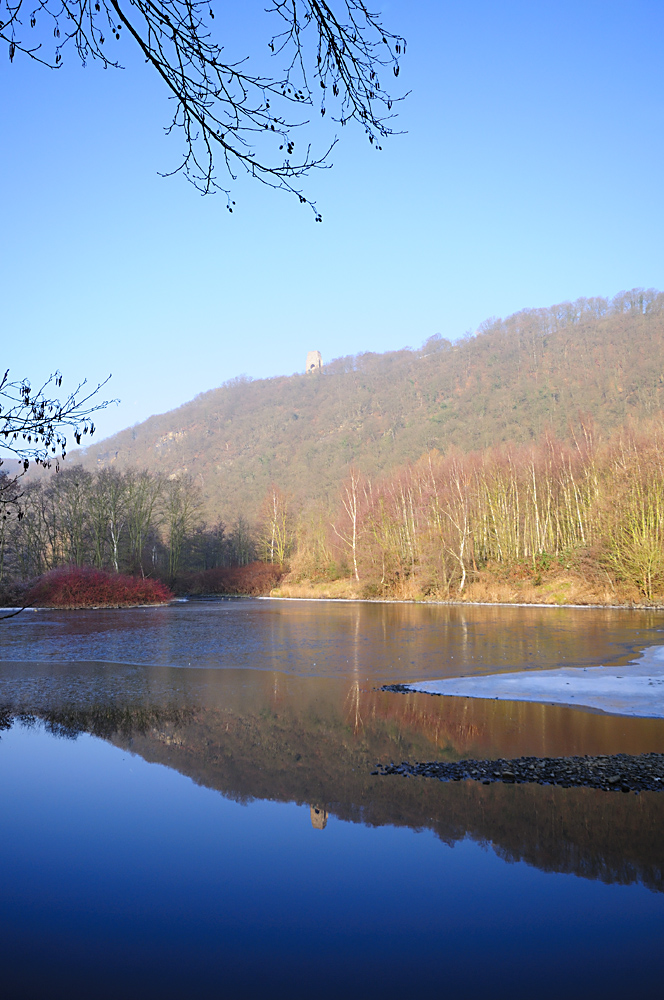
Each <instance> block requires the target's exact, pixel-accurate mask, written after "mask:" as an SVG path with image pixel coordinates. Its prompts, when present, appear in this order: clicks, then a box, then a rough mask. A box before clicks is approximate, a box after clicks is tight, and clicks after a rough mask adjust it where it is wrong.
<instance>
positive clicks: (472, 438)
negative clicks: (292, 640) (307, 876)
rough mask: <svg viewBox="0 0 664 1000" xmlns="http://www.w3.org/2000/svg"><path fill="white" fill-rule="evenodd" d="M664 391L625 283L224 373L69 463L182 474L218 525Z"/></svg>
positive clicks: (658, 322) (642, 299) (658, 345)
mask: <svg viewBox="0 0 664 1000" xmlns="http://www.w3.org/2000/svg"><path fill="white" fill-rule="evenodd" d="M411 335H412V332H411ZM312 346H313V347H315V346H316V345H315V344H312ZM663 393H664V293H661V292H656V291H653V290H649V291H643V290H640V289H637V290H633V291H631V292H626V293H621V294H620V295H618V296H616V297H615V298H614V299H613V300H607V299H600V298H596V299H579V300H577V301H576V302H573V303H563V304H562V305H559V306H554V307H552V308H550V309H528V310H524V311H522V312H519V313H516V314H514V315H513V316H510V317H508V318H507V319H505V320H489V321H487V322H485V323H483V324H482V326H481V327H480V329H479V330H478V331H477V333H476V334H475V335H473V336H467V337H465V338H464V339H462V340H460V341H457V342H456V343H451V342H450V341H448V340H445V339H443V338H441V337H438V336H436V337H432V338H430V339H429V340H428V341H426V343H425V344H424V345H423V346H422V348H420V349H418V350H411V349H404V350H401V351H393V352H388V353H385V354H371V353H368V354H359V355H356V356H354V357H346V358H338V359H336V360H334V361H332V362H330V363H328V364H325V365H324V368H323V370H322V371H321V372H320V373H317V374H312V375H293V376H290V377H279V378H272V379H263V380H256V381H252V380H250V379H247V378H238V379H234V380H232V381H230V382H228V383H226V384H224V385H222V386H221V387H220V388H218V389H214V390H212V391H210V392H207V393H204V394H202V395H200V396H197V397H196V398H195V399H193V400H192V401H191V402H189V403H187V404H185V405H184V406H182V407H180V408H179V409H177V410H174V411H171V412H169V413H165V414H162V415H159V416H154V417H151V418H150V419H149V420H147V421H145V422H144V423H142V424H139V425H137V426H136V427H133V428H131V429H128V430H126V431H123V432H121V433H120V434H117V435H115V436H114V437H112V438H109V439H107V440H106V441H102V442H100V443H99V444H96V445H93V446H91V447H89V448H88V449H87V450H86V451H84V452H80V451H78V452H75V453H73V454H72V455H71V456H70V458H69V459H68V463H74V462H76V463H80V462H82V463H83V465H84V466H86V467H87V468H88V469H92V468H102V467H107V466H115V467H116V468H118V469H127V468H138V469H143V468H147V469H149V470H151V471H153V472H161V473H164V474H165V475H167V476H168V475H173V474H181V473H185V474H189V475H190V476H192V477H194V478H195V480H196V481H197V483H198V484H199V485H200V486H201V488H202V494H203V498H204V505H205V507H204V514H205V517H206V519H207V521H208V522H209V523H212V522H214V521H216V520H217V519H223V520H226V521H227V522H231V521H233V520H234V519H235V518H236V517H237V514H238V512H242V514H243V515H245V516H247V517H249V518H250V519H251V518H253V517H254V516H255V515H256V513H257V511H258V509H259V507H260V504H261V502H262V500H263V498H264V497H265V495H266V493H267V491H268V488H269V486H270V484H271V483H276V484H277V485H278V486H279V488H280V489H281V490H283V491H285V492H286V493H288V494H290V495H291V496H293V497H294V498H295V499H296V500H298V501H299V502H300V503H301V504H305V505H306V504H315V505H316V506H318V505H320V503H321V501H325V500H327V499H328V498H329V499H330V500H332V499H333V498H334V499H335V500H336V498H337V496H338V491H339V483H340V482H341V481H342V480H343V479H344V477H345V476H346V474H347V472H348V469H349V467H350V466H351V465H353V464H354V465H356V466H358V467H359V468H360V469H361V470H362V471H363V472H364V473H365V474H367V475H370V476H375V475H381V474H386V473H389V472H390V471H391V470H392V469H395V468H397V467H400V466H405V465H407V464H409V463H411V462H415V461H417V459H419V458H420V457H421V456H422V455H423V454H424V453H425V452H430V451H433V450H437V451H439V452H442V453H446V452H448V451H449V450H450V449H451V448H454V447H456V448H458V449H460V450H462V451H465V452H467V451H470V450H473V449H481V448H486V447H488V446H492V445H496V444H500V443H502V442H508V441H509V442H514V443H527V442H528V441H531V440H536V439H538V438H540V437H541V435H542V434H543V433H544V432H546V431H548V430H550V431H551V432H552V433H553V434H554V435H555V436H556V437H558V438H561V439H563V440H564V439H566V438H569V436H570V433H571V427H572V426H573V425H574V426H575V427H578V421H579V416H580V415H583V416H584V417H587V416H591V417H592V418H593V419H594V421H595V424H596V426H597V428H598V429H599V430H600V431H602V432H608V431H610V430H612V429H613V428H615V427H618V426H621V425H623V424H625V422H627V421H628V420H629V418H630V417H635V418H638V419H643V418H648V417H652V416H655V415H656V414H658V413H659V412H660V410H661V408H662V400H663V399H664V395H663Z"/></svg>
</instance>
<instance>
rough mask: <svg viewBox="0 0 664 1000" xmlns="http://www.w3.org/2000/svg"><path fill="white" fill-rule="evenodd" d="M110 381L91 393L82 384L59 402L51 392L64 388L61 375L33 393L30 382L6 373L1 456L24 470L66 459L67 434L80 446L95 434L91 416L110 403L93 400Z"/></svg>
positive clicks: (1, 384)
mask: <svg viewBox="0 0 664 1000" xmlns="http://www.w3.org/2000/svg"><path fill="white" fill-rule="evenodd" d="M109 378H110V376H109ZM107 382H108V379H106V381H104V382H102V383H100V385H98V386H97V387H96V388H95V389H93V390H92V391H90V392H88V391H87V390H86V388H85V387H86V383H85V382H82V383H81V384H80V385H79V386H78V387H77V388H76V389H75V390H74V391H73V392H70V393H69V394H68V395H67V396H65V397H64V398H63V399H58V398H57V397H54V396H53V395H52V393H53V392H55V390H57V389H59V388H61V386H62V375H61V374H60V372H55V374H53V375H51V376H50V377H49V378H48V379H47V380H46V382H45V383H44V384H43V385H42V386H41V387H40V388H39V389H37V390H33V389H32V386H31V385H30V382H29V381H28V380H27V379H24V380H23V381H22V382H10V380H9V372H8V371H6V372H5V373H4V375H3V376H2V377H0V456H1V455H2V453H3V452H4V453H5V455H6V454H7V453H9V454H10V455H14V456H16V457H17V458H18V459H19V461H20V462H21V463H22V465H23V467H24V469H27V468H28V465H29V464H30V462H31V461H34V462H37V463H38V464H39V465H43V466H46V465H48V464H49V463H50V461H51V460H52V459H54V458H55V459H58V458H64V457H65V455H66V453H67V436H66V432H67V431H71V433H72V434H73V437H74V439H75V441H76V443H77V444H80V443H81V440H82V438H83V437H84V436H85V435H87V434H90V435H92V434H94V430H95V427H94V423H93V421H92V414H93V413H96V412H97V411H98V410H103V409H104V408H105V407H106V406H108V402H107V401H103V402H102V401H98V402H95V401H94V397H95V396H96V394H97V393H98V392H99V390H100V389H101V388H102V387H103V386H105V385H106V383H107ZM0 465H2V458H1V457H0Z"/></svg>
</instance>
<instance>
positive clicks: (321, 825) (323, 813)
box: [311, 806, 327, 830]
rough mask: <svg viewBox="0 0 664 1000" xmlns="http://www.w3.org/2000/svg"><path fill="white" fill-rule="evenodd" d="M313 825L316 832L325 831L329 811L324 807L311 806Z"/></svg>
mask: <svg viewBox="0 0 664 1000" xmlns="http://www.w3.org/2000/svg"><path fill="white" fill-rule="evenodd" d="M311 825H312V826H313V828H314V830H324V829H325V827H326V826H327V809H323V807H322V806H311Z"/></svg>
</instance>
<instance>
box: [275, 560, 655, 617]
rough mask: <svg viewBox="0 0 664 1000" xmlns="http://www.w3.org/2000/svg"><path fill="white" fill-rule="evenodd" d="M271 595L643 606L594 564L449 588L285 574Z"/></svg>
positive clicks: (486, 574) (494, 575) (487, 572)
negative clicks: (388, 585)
mask: <svg viewBox="0 0 664 1000" xmlns="http://www.w3.org/2000/svg"><path fill="white" fill-rule="evenodd" d="M270 596H271V597H289V598H300V599H304V598H306V599H316V598H318V599H332V600H334V599H337V600H341V599H343V600H388V601H389V600H392V601H432V602H433V601H455V602H456V601H461V602H463V603H468V604H551V605H557V606H564V605H570V604H574V605H584V604H587V605H607V606H609V605H624V606H628V607H629V606H639V607H643V605H644V601H643V597H642V595H640V594H639V592H638V590H637V589H636V588H635V587H632V586H629V585H627V584H621V583H619V582H616V581H615V580H611V579H610V577H609V576H608V575H607V574H606V573H605V572H604V571H603V570H601V569H599V568H598V567H597V566H596V565H593V564H588V565H581V566H579V567H577V568H569V567H565V566H563V565H561V564H559V563H553V564H552V565H551V566H550V567H549V568H548V569H547V570H542V569H539V570H533V567H532V566H524V565H521V566H516V567H511V568H510V569H509V570H506V569H505V568H504V567H497V566H493V567H487V568H485V569H481V570H477V571H475V572H473V573H472V575H471V577H470V578H469V579H468V581H467V582H466V585H465V587H464V589H463V590H462V591H461V592H459V590H458V588H457V587H451V588H449V589H446V588H440V587H435V586H432V585H431V583H424V584H423V581H421V580H418V579H417V577H409V578H406V579H404V580H399V581H396V582H394V583H393V584H392V585H391V586H390V587H389V588H388V587H380V586H379V585H377V584H375V583H365V582H362V581H361V582H360V583H356V582H355V581H354V580H351V579H349V578H348V577H346V578H344V579H341V580H333V581H321V580H316V581H311V580H306V579H301V578H294V575H293V574H288V575H287V576H285V577H284V578H283V580H282V581H281V582H280V584H279V586H278V587H276V588H274V589H273V590H272V591H271V592H270ZM645 603H646V604H650V605H651V606H661V605H662V604H664V594H663V595H654V599H653V601H652V602H645Z"/></svg>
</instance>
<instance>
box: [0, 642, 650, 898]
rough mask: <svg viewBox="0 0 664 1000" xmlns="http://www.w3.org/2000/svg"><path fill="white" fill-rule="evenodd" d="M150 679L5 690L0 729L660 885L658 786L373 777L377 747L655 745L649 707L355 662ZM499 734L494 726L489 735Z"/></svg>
mask: <svg viewBox="0 0 664 1000" xmlns="http://www.w3.org/2000/svg"><path fill="white" fill-rule="evenodd" d="M358 641H359V635H358ZM359 648H360V647H359V646H358V649H359ZM351 666H352V665H351ZM176 674H177V676H176ZM169 680H170V681H171V684H170V687H169V685H168V684H167V683H166V681H169ZM148 682H149V685H151V690H152V692H153V693H152V694H150V692H149V691H147V690H146V692H145V693H144V694H143V696H142V697H140V698H139V697H137V698H135V699H134V700H133V701H132V700H131V699H127V700H125V701H123V700H122V698H121V697H119V696H118V693H117V688H116V689H115V690H114V693H113V697H109V698H108V699H107V700H104V698H103V697H101V696H99V697H97V698H95V699H89V700H88V701H87V702H84V700H83V699H80V704H79V703H74V702H71V703H70V704H59V705H56V704H53V703H49V699H48V697H46V696H44V697H43V698H42V701H41V703H40V702H39V700H38V699H36V698H33V699H32V701H30V702H28V701H25V703H23V704H21V705H19V704H18V703H16V704H13V705H12V704H9V703H8V702H7V704H6V708H5V710H4V711H2V712H0V727H1V726H3V725H4V726H5V728H6V726H7V725H10V724H11V722H12V720H13V719H16V718H19V717H20V718H21V720H22V721H24V722H27V723H28V724H29V723H30V722H32V723H33V724H34V723H35V722H36V721H38V720H42V721H43V722H44V723H45V724H46V726H47V728H48V729H49V731H51V732H53V733H54V734H56V735H59V736H65V737H68V738H72V737H75V736H76V735H77V734H78V733H80V732H90V733H92V734H93V735H96V736H101V737H103V738H105V739H108V740H109V741H110V742H112V743H114V744H115V745H117V746H121V747H126V748H127V749H131V751H132V752H134V753H138V754H140V756H142V757H143V758H144V759H145V760H147V761H153V762H157V763H160V764H165V765H167V766H169V767H171V768H174V769H176V770H177V771H179V772H180V773H182V774H185V775H187V776H189V777H191V778H192V779H193V780H194V781H196V782H198V783H200V784H202V785H204V786H206V787H209V788H214V789H217V790H218V791H220V792H221V793H222V794H224V795H226V796H228V797H231V798H233V799H235V800H239V801H248V800H250V799H252V798H261V799H268V800H273V801H285V802H296V803H299V804H302V805H306V806H307V807H309V808H310V809H313V810H315V809H318V810H319V813H318V814H314V812H312V813H311V816H312V822H313V819H314V815H315V816H316V822H317V823H319V824H320V823H323V822H324V819H325V816H324V814H330V815H335V816H337V817H339V818H341V819H344V820H347V821H352V822H362V823H366V824H368V825H371V826H379V825H383V824H390V825H396V826H409V827H411V828H414V829H421V828H429V829H431V830H433V831H434V832H435V833H436V835H437V836H438V837H440V838H441V839H442V840H443V841H445V842H448V843H453V842H455V841H457V840H460V839H463V838H464V837H466V836H470V837H472V838H473V839H475V840H477V841H479V842H480V843H487V844H490V845H491V846H492V847H493V848H494V849H495V850H496V851H497V852H498V853H499V854H501V855H502V856H504V857H505V858H507V859H510V860H516V859H521V860H526V861H528V862H529V863H531V864H534V865H536V866H538V867H540V868H542V869H545V870H551V871H560V872H573V873H575V874H578V875H582V876H584V877H590V878H599V879H604V880H605V881H612V882H633V881H642V882H644V883H645V884H647V885H648V886H650V887H651V888H655V889H661V888H662V887H663V881H662V854H661V829H662V823H663V821H664V795H662V796H657V795H654V794H648V793H643V794H641V795H640V796H638V798H637V797H635V796H631V795H630V796H622V795H620V796H616V795H608V794H605V793H603V792H599V791H594V790H591V789H584V788H580V789H579V788H570V789H563V788H553V787H542V786H539V785H518V786H505V785H491V786H488V787H485V786H483V785H479V784H476V783H474V782H458V783H456V782H452V783H446V784H443V783H441V782H438V781H435V780H429V779H409V780H403V779H399V778H389V777H387V778H381V777H374V776H372V774H371V771H372V770H374V765H375V764H376V762H377V761H380V760H383V761H385V760H402V759H410V760H431V759H436V758H438V759H441V758H448V759H453V758H458V757H464V756H466V757H467V756H480V755H481V756H487V757H491V756H494V755H505V756H518V755H519V754H520V753H539V754H541V755H551V756H554V755H556V754H557V753H575V752H580V753H593V752H595V753H597V752H600V753H601V752H603V753H606V752H616V751H618V750H620V751H630V752H641V751H643V750H645V749H657V750H658V749H664V735H663V727H662V725H661V723H659V722H658V721H657V720H629V719H621V720H616V719H612V718H611V717H607V716H602V715H596V714H591V713H583V712H575V711H573V710H571V709H564V708H562V707H561V706H548V707H547V706H541V705H532V704H527V703H524V704H522V705H510V704H509V703H504V702H480V701H473V700H469V701H464V700H462V699H444V698H431V697H428V696H427V695H418V694H409V695H396V694H391V693H388V692H382V691H377V690H373V689H370V690H367V689H366V688H365V689H363V688H362V687H361V685H360V681H359V677H358V676H357V675H355V676H351V679H349V678H348V677H346V678H344V679H339V680H331V679H327V680H319V679H308V680H307V679H301V678H300V679H298V678H294V677H288V676H286V675H283V674H281V675H280V674H277V673H275V672H268V671H266V672H260V671H241V672H240V671H237V672H236V671H196V670H191V671H186V672H172V673H169V672H168V671H162V672H160V671H159V670H157V669H152V670H151V673H150V675H149V678H148ZM45 690H46V686H45ZM109 690H110V688H109ZM155 692H157V693H155ZM5 701H7V699H5ZM349 722H350V725H349ZM496 734H503V735H502V737H501V741H500V742H497V735H496ZM529 741H530V742H529ZM312 804H313V806H312ZM320 817H322V818H320Z"/></svg>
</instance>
